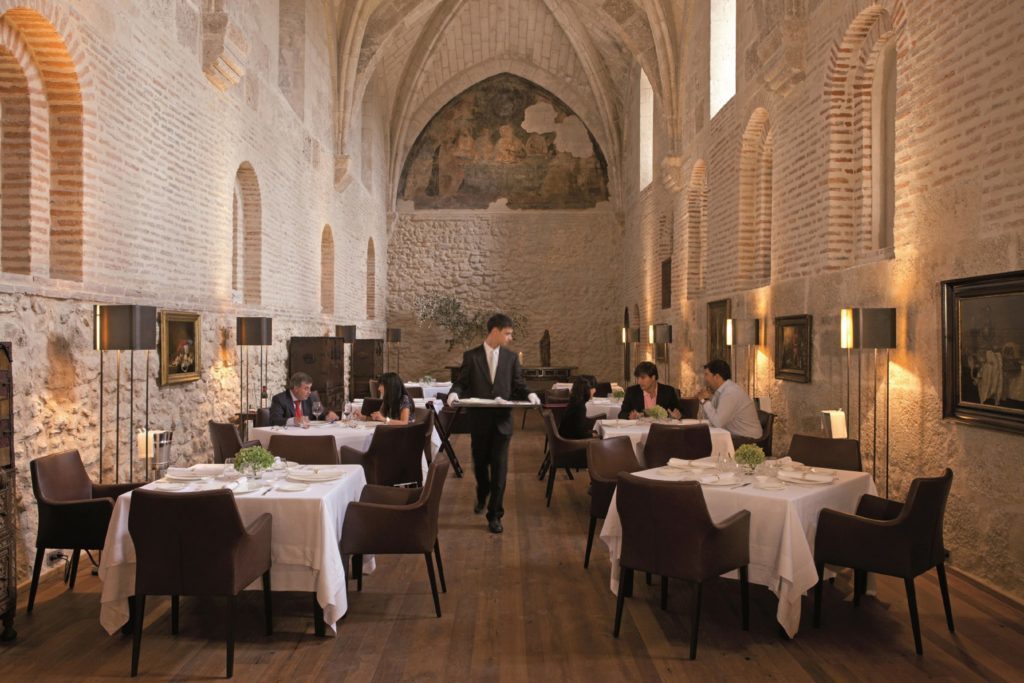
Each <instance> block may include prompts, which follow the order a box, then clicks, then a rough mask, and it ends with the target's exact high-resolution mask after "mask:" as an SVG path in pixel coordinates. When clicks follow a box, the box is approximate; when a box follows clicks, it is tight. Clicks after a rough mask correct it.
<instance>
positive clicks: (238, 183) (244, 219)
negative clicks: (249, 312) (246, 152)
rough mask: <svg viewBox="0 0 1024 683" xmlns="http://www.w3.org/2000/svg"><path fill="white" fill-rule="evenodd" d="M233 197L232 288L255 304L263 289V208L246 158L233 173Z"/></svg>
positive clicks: (252, 170)
mask: <svg viewBox="0 0 1024 683" xmlns="http://www.w3.org/2000/svg"><path fill="white" fill-rule="evenodd" d="M234 197H235V208H234V210H233V211H232V214H233V215H234V217H235V225H234V228H235V230H236V232H235V233H234V235H235V236H234V237H233V238H232V244H233V246H234V249H235V254H236V256H235V257H234V258H233V259H232V267H233V268H234V269H235V270H234V271H233V273H234V274H233V276H232V282H233V286H232V289H241V292H242V301H243V302H244V303H247V304H258V303H260V300H261V298H262V291H263V288H262V277H263V275H262V273H263V271H262V264H263V219H262V211H263V209H262V204H261V200H260V184H259V180H258V179H257V178H256V171H255V170H254V169H253V167H252V164H250V163H249V162H248V161H243V162H242V164H241V165H240V166H239V167H238V172H237V173H235V192H234ZM237 231H240V232H237ZM239 241H240V243H239Z"/></svg>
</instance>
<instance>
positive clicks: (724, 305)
mask: <svg viewBox="0 0 1024 683" xmlns="http://www.w3.org/2000/svg"><path fill="white" fill-rule="evenodd" d="M730 316H732V301H731V300H730V299H720V300H719V301H709V302H708V358H707V360H706V361H704V362H705V363H707V362H710V361H713V360H724V361H725V362H727V363H730V364H731V363H732V360H731V354H730V351H731V349H730V348H729V347H728V346H726V345H725V321H726V320H728V319H729V317H730ZM701 365H703V363H701Z"/></svg>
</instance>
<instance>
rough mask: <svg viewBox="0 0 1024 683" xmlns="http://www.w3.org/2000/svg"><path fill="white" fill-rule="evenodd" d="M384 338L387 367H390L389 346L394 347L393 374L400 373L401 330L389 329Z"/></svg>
mask: <svg viewBox="0 0 1024 683" xmlns="http://www.w3.org/2000/svg"><path fill="white" fill-rule="evenodd" d="M384 338H385V339H386V340H387V343H388V363H387V364H388V367H389V368H390V367H391V345H392V344H394V345H395V347H396V348H395V357H396V362H395V372H398V373H400V372H401V369H402V330H401V329H400V328H397V327H389V328H387V331H386V332H385V335H384Z"/></svg>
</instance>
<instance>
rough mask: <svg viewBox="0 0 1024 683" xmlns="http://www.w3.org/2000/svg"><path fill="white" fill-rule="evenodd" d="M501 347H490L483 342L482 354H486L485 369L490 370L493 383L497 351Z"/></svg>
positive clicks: (492, 382) (496, 367)
mask: <svg viewBox="0 0 1024 683" xmlns="http://www.w3.org/2000/svg"><path fill="white" fill-rule="evenodd" d="M500 350H501V347H500V346H499V347H497V348H494V349H492V348H491V347H490V346H488V345H487V342H484V354H486V356H487V369H488V370H490V372H491V384H494V376H495V374H497V372H498V352H499V351H500Z"/></svg>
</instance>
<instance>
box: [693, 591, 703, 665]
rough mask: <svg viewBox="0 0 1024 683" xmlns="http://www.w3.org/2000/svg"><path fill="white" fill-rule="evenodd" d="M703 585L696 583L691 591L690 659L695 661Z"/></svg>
mask: <svg viewBox="0 0 1024 683" xmlns="http://www.w3.org/2000/svg"><path fill="white" fill-rule="evenodd" d="M702 587H703V584H702V583H701V582H700V581H698V582H697V585H696V588H695V589H694V591H693V610H692V612H691V613H690V659H697V630H698V629H699V628H700V594H701V589H702Z"/></svg>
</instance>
